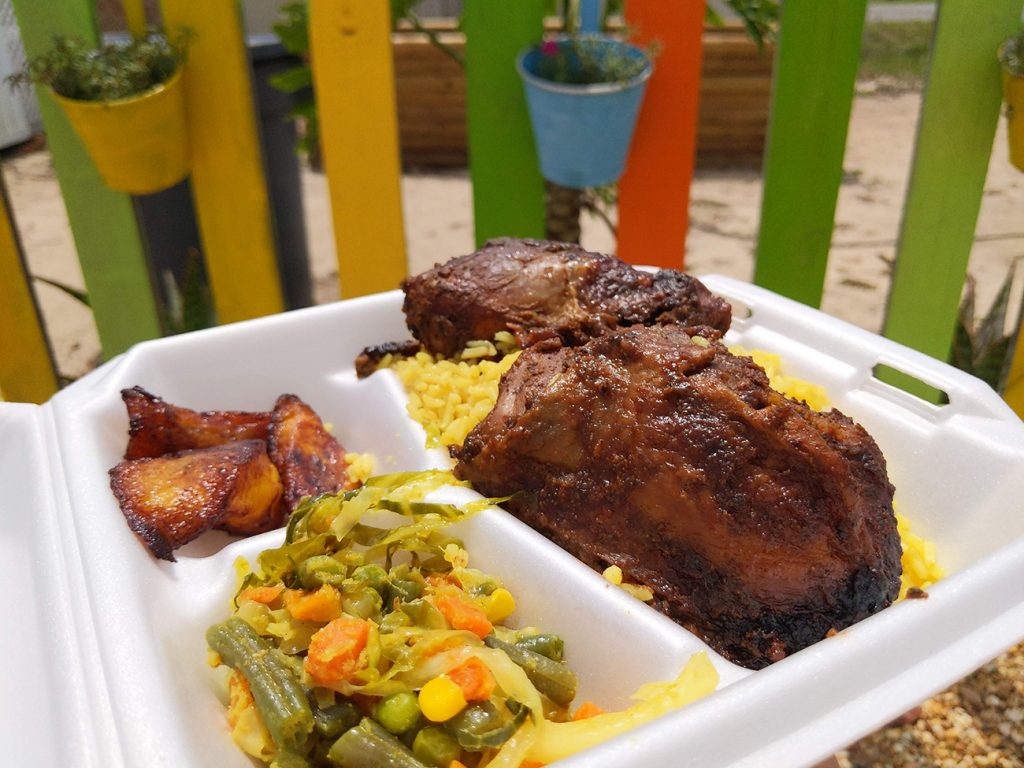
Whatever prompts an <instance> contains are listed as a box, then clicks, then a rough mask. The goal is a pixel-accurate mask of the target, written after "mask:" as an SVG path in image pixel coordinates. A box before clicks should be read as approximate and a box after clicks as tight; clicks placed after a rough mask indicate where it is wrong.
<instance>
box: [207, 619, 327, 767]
mask: <svg viewBox="0 0 1024 768" xmlns="http://www.w3.org/2000/svg"><path fill="white" fill-rule="evenodd" d="M206 642H207V643H209V645H210V648H212V649H213V650H214V651H216V652H217V653H218V654H219V655H220V657H221V659H223V661H224V663H225V664H227V665H228V666H229V667H232V668H233V669H236V670H238V671H239V672H241V673H242V675H243V676H244V677H245V679H246V681H247V682H248V683H249V688H250V690H251V691H252V697H253V700H254V701H255V703H256V710H257V711H258V712H259V714H260V717H261V718H262V720H263V723H264V724H265V725H266V726H267V730H268V731H269V732H270V736H271V738H272V739H273V740H274V743H275V744H276V745H277V746H278V748H279V749H281V750H282V751H292V752H302V751H303V747H304V746H305V744H306V740H307V738H308V737H309V735H310V733H312V731H313V711H312V709H311V708H310V706H309V701H308V699H307V698H306V692H305V691H304V690H303V688H302V684H301V683H300V682H299V679H298V677H297V675H296V674H295V672H294V671H293V670H292V669H291V667H290V666H289V665H288V664H287V662H285V661H284V659H283V658H281V656H280V655H279V654H278V653H277V652H275V650H274V648H273V647H272V646H271V645H270V643H268V642H267V641H266V640H264V639H263V638H262V637H260V636H259V635H258V634H256V631H255V630H254V629H253V628H252V627H250V626H249V625H248V624H246V623H245V622H244V621H242V620H241V619H239V618H237V617H231V618H230V619H228V620H227V621H225V622H224V623H223V624H215V625H213V626H212V627H210V628H209V629H208V630H207V631H206Z"/></svg>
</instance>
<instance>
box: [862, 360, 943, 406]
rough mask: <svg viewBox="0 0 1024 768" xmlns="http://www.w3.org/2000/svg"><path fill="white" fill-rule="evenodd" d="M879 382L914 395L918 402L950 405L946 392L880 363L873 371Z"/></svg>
mask: <svg viewBox="0 0 1024 768" xmlns="http://www.w3.org/2000/svg"><path fill="white" fill-rule="evenodd" d="M871 373H872V375H873V376H874V377H875V379H876V380H877V381H880V382H882V383H883V384H888V385H889V386H890V387H896V389H898V390H900V391H902V392H903V393H905V394H908V395H913V396H914V397H915V398H917V399H918V400H923V401H924V402H925V403H927V404H929V405H932V406H944V405H948V404H949V395H947V394H946V392H945V391H944V390H941V389H939V388H938V387H935V386H932V385H931V384H929V383H928V382H926V381H922V380H921V379H919V378H918V377H917V376H913V375H911V374H909V373H906V372H905V371H901V370H899V369H898V368H893V367H892V366H890V365H886V364H885V363H879V364H878V365H876V366H875V367H874V368H873V369H872V370H871Z"/></svg>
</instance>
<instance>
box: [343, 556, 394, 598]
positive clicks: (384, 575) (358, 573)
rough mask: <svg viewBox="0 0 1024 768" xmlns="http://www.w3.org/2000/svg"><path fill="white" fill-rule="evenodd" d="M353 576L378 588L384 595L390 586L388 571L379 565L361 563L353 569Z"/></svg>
mask: <svg viewBox="0 0 1024 768" xmlns="http://www.w3.org/2000/svg"><path fill="white" fill-rule="evenodd" d="M352 578H353V579H355V580H356V581H364V582H366V585H367V586H369V587H372V588H373V589H375V590H377V592H378V594H380V595H381V596H383V595H384V594H385V593H386V592H387V588H388V572H387V571H385V570H384V569H383V568H381V567H380V566H379V565H373V564H372V563H371V564H370V565H360V566H359V567H358V568H356V569H355V570H354V571H352Z"/></svg>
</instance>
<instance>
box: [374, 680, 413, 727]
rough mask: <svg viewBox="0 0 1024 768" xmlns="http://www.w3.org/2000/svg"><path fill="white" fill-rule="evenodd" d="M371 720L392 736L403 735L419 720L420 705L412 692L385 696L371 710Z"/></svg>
mask: <svg viewBox="0 0 1024 768" xmlns="http://www.w3.org/2000/svg"><path fill="white" fill-rule="evenodd" d="M373 719H374V720H376V721H377V722H378V723H380V724H381V725H383V726H384V728H385V729H387V730H388V731H390V732H391V733H394V734H396V735H397V734H399V733H404V732H405V731H408V730H409V729H410V728H412V727H413V726H414V725H416V723H418V722H419V720H420V705H419V703H418V702H417V700H416V694H415V693H413V692H412V691H400V692H398V693H393V694H391V695H390V696H385V697H384V698H383V699H381V700H380V701H378V702H377V706H376V707H374V709H373Z"/></svg>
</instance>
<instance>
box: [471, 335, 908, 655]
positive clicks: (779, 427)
mask: <svg viewBox="0 0 1024 768" xmlns="http://www.w3.org/2000/svg"><path fill="white" fill-rule="evenodd" d="M453 454H454V455H455V458H457V459H458V465H457V467H456V470H455V471H456V474H457V475H458V476H459V477H460V478H462V479H465V480H469V481H470V482H471V483H472V484H473V486H474V487H475V488H476V489H477V490H479V491H480V492H481V493H483V494H485V495H488V496H505V495H510V494H516V495H515V496H514V498H513V499H512V500H511V501H510V502H508V505H507V506H508V507H509V508H510V510H511V511H512V512H513V513H514V514H515V515H517V516H518V517H520V518H521V519H522V520H524V521H525V522H526V523H528V524H529V525H531V526H532V527H533V528H535V529H537V530H539V531H540V532H542V533H543V534H545V535H546V536H547V537H548V538H550V539H552V540H553V541H554V542H556V543H557V544H559V545H560V546H562V547H563V548H564V549H566V550H568V551H569V552H571V553H572V554H574V555H575V556H576V557H578V558H579V559H581V560H582V561H584V562H585V563H587V564H589V565H591V566H593V567H595V568H598V569H603V568H605V567H606V566H608V565H610V564H614V565H618V566H620V567H621V568H622V571H623V573H624V576H625V578H626V579H627V580H628V581H631V582H633V583H639V584H643V585H646V586H648V587H650V588H651V590H652V591H653V592H654V595H655V597H654V602H653V604H654V605H655V607H656V608H658V609H659V610H661V611H662V612H663V613H665V614H667V615H668V616H670V617H671V618H673V619H675V620H676V621H677V622H679V623H680V624H682V625H683V626H685V627H687V628H688V629H690V630H691V631H693V632H694V633H696V634H697V635H698V636H700V637H701V638H703V639H704V640H705V641H706V642H707V643H708V644H709V645H710V646H711V647H713V648H714V649H715V650H717V651H718V652H720V653H722V654H723V655H724V656H726V657H727V658H729V659H731V660H732V661H735V662H736V663H738V664H742V665H743V666H746V667H750V668H755V669H756V668H761V667H764V666H766V665H767V664H769V663H771V662H774V661H777V660H779V659H781V658H783V657H784V656H786V655H789V654H792V653H795V652H796V651H798V650H800V649H801V648H804V647H806V646H808V645H810V644H812V643H815V642H817V641H818V640H821V639H822V638H823V637H825V636H826V635H828V634H830V633H831V632H832V631H837V630H841V629H843V628H844V627H848V626H849V625H851V624H853V623H854V622H857V621H859V620H861V619H863V618H865V617H867V616H869V615H871V614H872V613H875V612H876V611H879V610H881V609H882V608H884V607H885V606H887V605H889V604H890V603H891V602H892V601H893V600H894V599H895V598H896V596H897V595H898V592H899V576H900V555H901V548H900V542H899V537H898V534H897V531H896V522H895V518H894V515H893V511H892V494H893V488H892V485H891V484H890V483H889V480H888V478H887V475H886V465H885V459H884V458H883V456H882V454H881V452H880V450H879V449H878V446H877V445H876V444H875V442H874V440H873V439H872V438H871V437H870V436H869V435H868V433H867V432H866V431H865V430H864V429H863V428H862V427H861V426H859V425H858V424H855V423H854V422H853V421H851V420H850V419H849V418H847V417H846V416H844V415H843V414H841V413H839V412H838V411H835V410H833V411H830V412H827V413H818V412H815V411H812V410H811V409H809V408H808V407H806V406H805V405H804V404H803V403H798V402H796V401H793V400H790V399H788V398H786V397H785V396H783V395H781V394H779V393H777V392H775V391H774V390H772V389H770V388H769V386H768V380H767V377H766V376H765V374H764V371H763V370H762V369H761V368H760V367H758V366H757V365H755V364H754V363H753V361H752V360H750V359H749V358H746V357H737V356H735V355H732V354H730V353H729V352H728V350H726V348H725V347H724V346H722V345H721V344H720V343H718V342H716V341H707V340H706V339H704V338H701V339H698V340H697V341H694V340H692V339H691V337H690V336H689V335H688V334H687V332H686V331H685V330H684V329H683V328H682V327H680V326H674V325H664V326H655V327H643V326H636V327H632V328H628V329H622V330H616V331H612V332H609V333H607V334H606V335H604V336H602V337H600V338H597V339H594V340H592V341H589V342H587V343H586V344H584V345H582V346H579V347H574V348H568V347H564V346H562V345H561V344H560V343H559V342H558V341H557V340H555V341H551V342H544V343H542V344H540V345H538V346H535V347H533V348H530V349H527V350H526V351H524V352H523V353H522V355H521V356H520V358H519V359H518V360H517V361H516V363H515V365H514V366H513V367H512V369H511V370H510V371H509V372H508V374H506V376H505V378H504V380H503V381H502V383H501V390H500V394H499V397H498V402H497V404H496V406H495V408H494V410H493V411H492V412H491V413H490V415H489V416H487V417H486V418H485V419H484V420H483V421H482V422H481V423H480V424H479V425H478V426H477V428H476V429H475V430H474V431H473V432H472V433H471V434H470V435H469V436H468V437H467V439H466V441H465V443H464V445H463V447H462V448H461V449H453Z"/></svg>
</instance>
